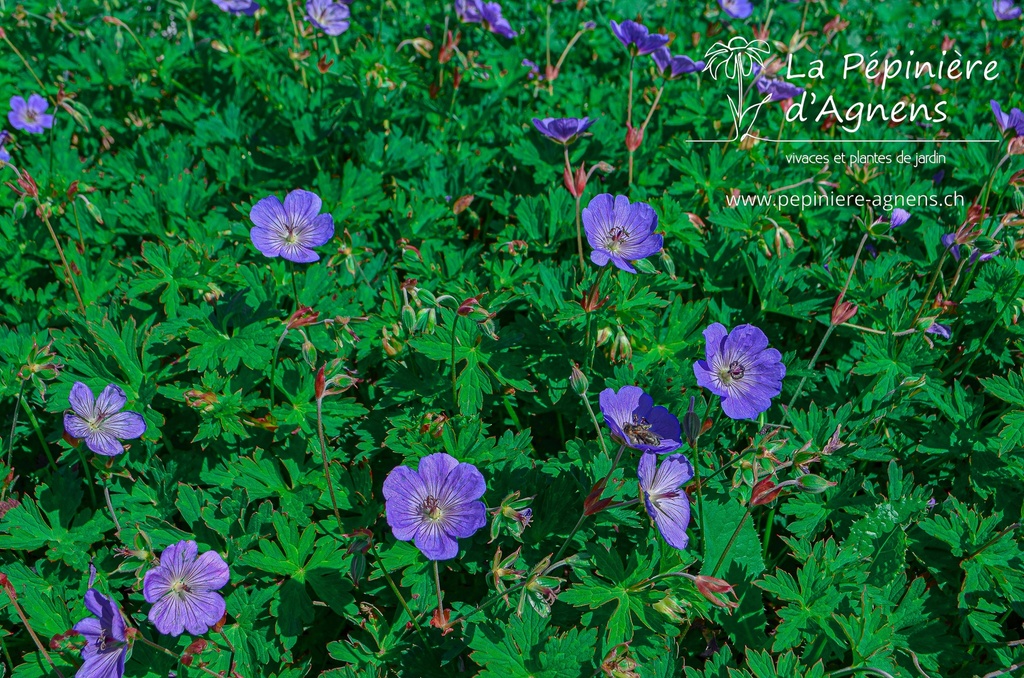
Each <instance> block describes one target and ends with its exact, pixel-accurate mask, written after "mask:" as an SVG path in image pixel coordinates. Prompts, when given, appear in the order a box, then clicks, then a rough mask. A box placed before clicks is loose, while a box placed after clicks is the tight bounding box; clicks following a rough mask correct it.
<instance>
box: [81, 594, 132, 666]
mask: <svg viewBox="0 0 1024 678" xmlns="http://www.w3.org/2000/svg"><path fill="white" fill-rule="evenodd" d="M90 583H91V582H90ZM85 607H86V609H88V610H89V612H92V613H93V614H94V615H95V617H86V618H85V619H83V620H82V621H80V622H78V623H77V624H75V631H77V632H78V633H80V634H82V636H84V637H85V647H83V648H82V662H83V663H82V666H81V667H80V668H79V669H78V672H77V673H76V674H75V675H76V676H77V678H121V676H123V675H124V661H125V657H126V655H127V654H128V643H127V639H126V637H125V625H124V618H123V617H122V616H121V610H120V609H119V608H118V607H117V603H115V602H114V600H113V598H108V597H107V596H105V595H103V594H102V593H100V592H99V591H97V590H96V589H93V588H90V589H89V590H88V591H86V592H85Z"/></svg>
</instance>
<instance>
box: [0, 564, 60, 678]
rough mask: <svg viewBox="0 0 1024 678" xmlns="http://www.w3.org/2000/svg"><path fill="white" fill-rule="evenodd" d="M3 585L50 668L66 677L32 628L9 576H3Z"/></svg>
mask: <svg viewBox="0 0 1024 678" xmlns="http://www.w3.org/2000/svg"><path fill="white" fill-rule="evenodd" d="M2 586H3V589H4V592H5V593H6V594H7V597H8V598H9V599H10V601H11V606H12V607H14V611H15V612H17V613H18V617H19V618H20V619H21V623H22V624H23V625H24V626H25V630H26V631H28V635H30V636H31V637H32V642H34V643H35V644H36V648H38V650H39V654H41V655H43V658H44V659H46V662H47V663H48V664H49V665H50V668H52V669H53V670H54V671H55V672H56V673H57V675H58V676H60V678H64V674H63V673H61V672H60V669H58V668H57V665H56V664H54V663H53V658H52V657H50V653H49V652H47V651H46V647H45V646H44V645H43V643H42V642H41V641H40V640H39V636H37V635H36V632H35V631H34V630H33V629H32V625H31V624H30V623H29V622H28V617H26V616H25V612H24V611H23V610H22V609H21V605H19V604H18V596H17V594H15V592H14V585H13V584H11V582H10V581H9V580H8V579H7V577H3V580H2Z"/></svg>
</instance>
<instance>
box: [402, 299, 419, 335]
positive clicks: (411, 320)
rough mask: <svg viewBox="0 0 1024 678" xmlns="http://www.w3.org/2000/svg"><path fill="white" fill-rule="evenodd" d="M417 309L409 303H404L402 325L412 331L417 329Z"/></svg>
mask: <svg viewBox="0 0 1024 678" xmlns="http://www.w3.org/2000/svg"><path fill="white" fill-rule="evenodd" d="M416 321H417V318H416V311H414V310H413V308H412V306H410V305H409V304H403V305H402V325H404V326H405V329H407V330H409V331H410V332H412V331H414V330H415V329H416Z"/></svg>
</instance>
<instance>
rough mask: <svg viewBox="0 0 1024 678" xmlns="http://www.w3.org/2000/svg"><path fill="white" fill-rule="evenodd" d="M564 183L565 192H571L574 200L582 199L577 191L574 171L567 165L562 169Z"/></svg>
mask: <svg viewBox="0 0 1024 678" xmlns="http://www.w3.org/2000/svg"><path fill="white" fill-rule="evenodd" d="M562 183H563V184H564V185H565V190H567V191H569V195H571V196H572V197H574V198H578V197H580V194H579V193H578V192H577V191H576V178H575V177H574V176H573V174H572V170H570V169H569V166H568V165H566V166H565V167H564V168H563V169H562Z"/></svg>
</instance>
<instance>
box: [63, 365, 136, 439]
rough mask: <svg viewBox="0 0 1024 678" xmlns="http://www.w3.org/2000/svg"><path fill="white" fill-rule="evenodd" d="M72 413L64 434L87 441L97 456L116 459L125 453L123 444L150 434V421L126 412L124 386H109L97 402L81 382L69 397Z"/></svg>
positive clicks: (68, 415) (65, 424) (76, 384)
mask: <svg viewBox="0 0 1024 678" xmlns="http://www.w3.org/2000/svg"><path fill="white" fill-rule="evenodd" d="M68 402H69V403H70V404H71V412H66V413H65V414H64V430H65V431H66V432H67V434H68V435H70V436H72V437H73V438H81V439H84V440H85V445H86V447H88V448H89V449H90V450H92V451H93V452H95V453H96V454H102V455H103V456H105V457H115V456H117V455H119V454H121V453H123V452H124V446H123V445H121V443H120V441H121V440H131V439H132V438H138V437H139V436H141V435H142V434H143V433H145V432H146V421H145V420H144V419H143V418H142V415H141V414H139V413H138V412H133V411H131V410H126V411H124V412H122V411H121V410H122V409H123V408H124V406H125V403H127V402H128V399H127V397H126V396H125V394H124V391H123V390H121V387H120V386H117V385H115V384H109V385H107V387H106V388H104V389H103V391H102V392H101V393H100V397H99V398H96V399H93V395H92V390H91V389H90V388H89V387H88V386H86V385H85V384H83V383H82V382H80V381H76V382H75V383H74V385H73V386H72V387H71V394H70V395H69V396H68Z"/></svg>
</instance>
